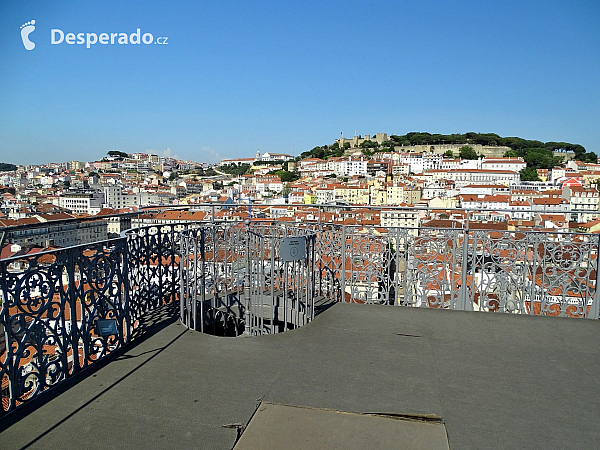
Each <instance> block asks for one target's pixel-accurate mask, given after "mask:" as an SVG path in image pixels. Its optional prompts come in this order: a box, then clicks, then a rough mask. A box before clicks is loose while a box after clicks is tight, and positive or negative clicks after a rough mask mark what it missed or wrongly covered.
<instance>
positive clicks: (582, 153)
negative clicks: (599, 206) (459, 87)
mask: <svg viewBox="0 0 600 450" xmlns="http://www.w3.org/2000/svg"><path fill="white" fill-rule="evenodd" d="M442 144H454V145H464V146H469V145H476V144H479V145H483V146H490V147H508V148H510V150H508V151H507V152H506V153H505V156H513V157H517V156H520V157H522V158H523V159H524V160H525V162H526V163H527V168H528V169H530V170H531V169H551V168H552V167H554V166H556V165H557V164H560V163H561V162H562V160H563V158H562V157H561V156H557V155H556V154H555V153H554V152H573V154H574V158H575V159H576V160H579V161H583V162H590V163H597V162H598V156H597V155H596V154H595V153H594V152H589V153H588V152H587V151H586V150H585V147H583V146H582V145H579V144H571V143H568V142H553V141H550V142H542V141H537V140H530V139H523V138H520V137H502V136H499V135H497V134H495V133H474V132H469V133H464V134H459V133H456V134H431V133H427V132H410V133H406V134H404V135H395V134H392V135H390V136H389V139H388V140H387V141H384V142H381V143H377V142H375V141H371V140H367V141H364V142H362V143H361V144H360V149H361V150H362V152H363V153H364V154H365V155H366V156H370V155H372V154H373V153H377V152H389V151H394V149H395V147H399V146H412V145H442ZM349 146H350V144H349V143H348V142H346V144H345V146H344V147H343V148H340V146H339V144H338V143H337V142H336V143H334V144H332V145H323V146H320V147H315V148H313V149H312V150H310V151H307V152H303V153H302V154H301V155H300V159H306V158H322V159H327V158H330V157H333V156H342V155H343V154H344V151H345V150H347V149H348V148H349ZM465 153H468V152H465ZM454 156H458V155H454ZM530 173H531V172H530Z"/></svg>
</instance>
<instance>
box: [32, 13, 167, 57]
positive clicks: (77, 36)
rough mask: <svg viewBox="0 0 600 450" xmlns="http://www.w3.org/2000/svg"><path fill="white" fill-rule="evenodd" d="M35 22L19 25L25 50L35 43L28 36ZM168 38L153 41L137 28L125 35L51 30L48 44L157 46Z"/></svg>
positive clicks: (151, 35)
mask: <svg viewBox="0 0 600 450" xmlns="http://www.w3.org/2000/svg"><path fill="white" fill-rule="evenodd" d="M34 25H35V20H32V21H30V22H27V23H24V24H23V25H21V39H22V40H23V45H24V46H25V48H26V49H27V50H33V49H34V48H35V43H33V42H31V40H30V39H29V35H30V34H31V33H32V32H33V31H34V30H35V26H34ZM168 39H169V38H168V37H166V36H160V37H157V38H156V39H154V35H153V34H152V33H144V34H142V33H141V30H140V29H139V28H138V29H137V30H136V31H135V32H133V33H130V34H127V33H99V34H96V33H65V32H64V31H63V30H60V29H57V28H53V29H52V30H50V43H51V44H53V45H58V44H62V43H63V42H64V43H66V44H70V45H83V44H85V46H86V47H87V48H91V46H92V45H95V44H100V45H114V44H117V45H125V44H133V45H135V44H146V45H148V44H153V43H154V44H159V45H167V44H168V42H167V41H168Z"/></svg>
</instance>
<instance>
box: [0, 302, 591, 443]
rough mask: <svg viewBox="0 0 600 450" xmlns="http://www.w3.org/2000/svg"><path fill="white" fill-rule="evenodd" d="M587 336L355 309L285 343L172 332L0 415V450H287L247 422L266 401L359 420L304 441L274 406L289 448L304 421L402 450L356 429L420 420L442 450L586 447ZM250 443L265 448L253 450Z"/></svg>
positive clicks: (527, 323) (516, 322) (477, 316)
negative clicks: (440, 440) (438, 437)
mask: <svg viewBox="0 0 600 450" xmlns="http://www.w3.org/2000/svg"><path fill="white" fill-rule="evenodd" d="M599 327H600V323H599V322H598V321H593V320H589V321H588V320H573V319H568V318H553V317H530V316H523V315H512V314H494V313H477V312H461V311H447V310H435V309H422V308H392V307H384V306H368V305H353V304H336V305H335V306H333V307H331V308H329V309H327V311H325V312H323V313H322V314H320V315H318V316H317V317H316V319H315V320H314V321H312V322H311V323H309V324H307V325H305V326H303V327H301V328H299V329H297V330H294V331H291V332H288V333H282V334H277V335H271V336H258V337H252V338H249V337H238V338H223V337H216V336H211V335H207V334H203V333H200V332H196V331H191V330H188V329H186V328H185V327H184V326H182V325H180V324H179V323H177V322H174V323H172V324H170V325H168V326H166V327H163V328H162V329H159V330H157V331H155V332H154V333H149V335H148V337H147V338H145V339H143V340H140V341H138V343H137V344H135V345H133V346H130V347H128V349H127V351H126V352H125V353H123V354H121V355H120V356H119V357H118V358H117V359H116V360H114V361H109V362H108V363H107V364H105V365H103V366H101V367H99V368H98V369H97V370H94V368H93V367H92V368H91V369H89V370H88V371H87V372H85V371H84V372H83V373H82V374H81V377H79V378H78V382H77V383H75V384H73V385H72V386H70V387H69V388H68V389H66V390H64V392H62V393H60V394H59V395H56V394H53V397H54V398H50V397H46V402H45V403H44V404H42V405H35V406H39V407H37V408H30V410H29V411H28V412H29V414H28V415H26V416H25V417H23V418H21V419H20V420H16V418H17V416H15V415H14V414H13V415H9V416H8V417H6V418H4V419H3V420H2V421H1V422H0V426H1V427H2V428H4V430H3V431H2V433H0V442H1V446H2V448H6V449H10V448H43V449H47V448H62V449H105V448H128V449H147V448H165V449H166V448H169V449H173V448H206V449H232V448H234V446H236V445H237V447H236V448H238V449H244V448H293V445H290V443H289V442H287V443H286V445H285V446H284V447H279V445H278V444H277V443H278V442H281V441H277V436H276V435H277V432H281V431H282V429H281V426H282V425H281V423H274V422H272V421H269V420H268V419H269V417H267V416H265V415H263V414H265V413H266V412H267V411H265V410H262V411H261V409H260V408H261V407H262V408H265V405H268V404H277V405H287V406H288V407H301V408H297V409H314V410H318V411H319V412H318V413H319V414H321V413H322V412H323V411H322V410H327V411H330V412H331V414H334V415H335V414H337V413H335V411H339V412H344V414H346V413H349V414H350V415H352V414H356V415H360V416H361V417H362V418H363V419H362V420H363V421H362V422H361V425H360V426H356V427H348V426H347V424H346V425H344V426H346V429H347V430H350V428H351V429H352V430H351V432H350V431H348V432H347V433H345V435H340V434H339V432H340V428H339V426H336V425H333V426H332V427H330V428H328V427H325V426H321V428H318V427H317V425H314V426H313V425H311V423H313V424H314V422H310V420H313V419H310V420H309V419H308V418H306V417H304V418H301V417H300V416H298V414H294V413H298V411H297V410H290V409H285V414H288V415H289V420H288V421H287V422H288V423H289V428H288V429H287V430H285V429H284V430H283V431H284V432H288V431H289V433H290V437H292V436H294V433H297V432H298V429H302V425H303V424H304V425H305V429H306V436H312V438H314V439H317V438H319V436H321V438H322V442H325V443H331V442H333V443H335V442H336V440H335V439H336V438H339V439H341V438H348V440H349V442H351V443H354V444H355V447H356V448H359V447H361V446H362V445H363V443H365V442H369V445H368V447H369V448H373V449H377V448H385V449H389V448H407V447H406V446H403V440H402V439H403V438H402V436H403V433H402V432H401V431H399V430H397V431H391V432H390V431H389V429H388V430H387V431H386V433H387V434H386V436H388V434H391V436H393V435H394V433H397V437H398V439H397V442H396V443H395V444H394V445H392V446H390V442H392V441H389V440H385V441H384V440H379V441H378V440H377V439H376V438H375V437H373V436H374V435H373V434H372V432H373V431H374V428H370V427H369V426H368V425H367V422H365V421H364V420H365V417H366V418H367V419H373V420H374V421H379V420H383V418H386V417H387V419H386V420H393V422H394V424H392V425H396V426H398V425H403V424H398V423H396V422H399V421H400V419H402V420H403V419H406V418H410V417H416V418H430V419H431V418H432V419H433V420H431V421H427V420H424V421H422V422H419V423H422V424H424V425H427V426H431V427H434V426H436V425H439V426H441V427H445V432H446V433H447V442H448V444H449V448H450V449H481V448H510V449H515V448H528V449H533V448H540V449H550V448H556V449H564V448H569V449H574V448H581V449H589V448H595V447H597V444H598V442H599V440H600V429H599V427H598V421H599V420H600V403H599V402H598V400H597V392H598V388H599V385H600V383H599V381H598V373H600V348H599V346H598V336H599V332H600V328H599ZM76 381H77V380H76ZM26 406H27V405H26ZM269 408H271V407H269ZM23 411H25V409H24V410H23ZM268 412H269V413H270V414H271V416H270V417H271V418H273V417H274V415H273V411H268ZM20 414H22V413H20ZM282 414H283V413H281V412H279V413H278V414H276V415H278V416H280V418H282V417H283V416H282ZM300 415H302V414H300ZM365 415H369V416H365ZM338 417H339V416H336V417H334V418H333V419H331V420H333V422H335V423H338V422H337V418H338ZM352 417H354V416H352ZM392 418H394V419H392ZM303 420H304V422H302V421H303ZM327 420H329V419H323V420H321V421H320V422H321V424H322V425H323V424H325V423H326V422H327ZM333 422H332V424H333ZM381 423H382V422H373V425H372V427H377V426H379V424H381ZM338 424H339V423H338ZM363 426H365V427H367V428H366V429H364V430H363V431H362V432H361V431H360V430H361V428H360V427H363ZM246 427H248V435H246V434H245V432H246V431H245V430H246ZM299 427H300V428H299ZM431 429H432V430H433V429H434V428H431ZM435 429H436V430H438V431H439V430H440V429H441V428H435ZM438 431H436V432H438ZM436 432H434V434H435V433H436ZM256 433H259V435H261V436H272V437H273V438H274V440H273V441H271V442H270V443H269V442H267V441H265V442H264V445H263V444H262V443H260V442H259V444H260V445H259V447H255V446H254V444H253V442H258V441H252V440H251V439H252V438H253V436H256ZM328 433H329V434H328ZM353 433H354V434H353ZM369 433H371V434H369ZM429 434H430V435H429V436H428V437H429V438H432V437H433V435H432V434H431V433H429ZM300 436H302V435H300ZM388 437H389V436H388ZM442 437H443V436H442ZM249 444H252V445H251V446H250V447H248V445H249ZM244 445H246V446H245V447H244ZM297 448H300V447H297ZM346 448H352V447H346ZM434 448H435V447H434Z"/></svg>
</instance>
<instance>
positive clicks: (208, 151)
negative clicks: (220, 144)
mask: <svg viewBox="0 0 600 450" xmlns="http://www.w3.org/2000/svg"><path fill="white" fill-rule="evenodd" d="M200 149H201V150H202V151H203V152H204V154H205V158H206V161H198V162H219V161H221V160H222V159H223V158H221V155H220V153H219V152H218V151H217V150H215V149H214V148H210V147H200Z"/></svg>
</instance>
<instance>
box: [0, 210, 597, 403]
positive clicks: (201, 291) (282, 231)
mask: <svg viewBox="0 0 600 450" xmlns="http://www.w3.org/2000/svg"><path fill="white" fill-rule="evenodd" d="M188 228H189V232H186V233H181V232H182V231H185V230H187V229H188ZM299 235H303V236H307V237H308V240H307V247H306V248H307V255H306V258H305V259H304V260H302V262H290V261H288V262H285V261H282V260H281V258H280V257H279V252H280V249H279V247H278V246H279V245H280V244H279V243H280V241H281V239H282V238H284V237H290V236H299ZM599 239H600V236H598V235H591V234H576V233H568V234H562V233H541V232H513V231H486V230H469V229H427V228H420V229H410V228H387V229H386V228H367V227H360V226H344V225H332V224H297V223H289V222H282V223H272V224H271V223H269V224H261V223H252V224H251V225H250V226H248V225H245V224H240V223H235V224H208V223H206V224H202V226H200V227H198V226H197V225H180V224H171V225H155V226H149V227H144V228H140V229H136V230H133V231H131V232H130V233H129V234H128V235H127V236H126V237H121V238H118V239H113V240H108V241H103V242H97V243H94V244H87V245H80V246H76V247H70V248H64V249H59V250H55V251H49V252H43V253H37V254H32V255H24V256H18V257H13V258H10V259H5V260H1V261H0V290H1V291H2V296H1V299H2V306H1V309H0V380H1V382H2V409H1V410H0V415H2V414H5V413H7V412H10V411H12V410H14V409H15V408H16V407H18V406H19V405H21V404H23V403H27V402H29V401H31V400H32V399H34V398H35V397H37V396H38V395H40V394H41V393H43V392H44V391H46V390H48V389H49V388H51V387H53V386H56V385H57V384H59V383H61V382H63V381H64V380H66V379H68V378H70V377H72V376H73V375H75V374H76V373H78V372H80V371H81V370H83V369H85V368H87V367H89V366H90V365H92V364H94V363H96V362H97V361H99V360H101V359H103V358H105V357H107V356H109V355H111V354H113V353H114V352H115V351H116V350H118V349H120V348H122V347H123V346H124V345H126V344H128V343H129V342H130V341H131V340H132V339H135V338H136V336H137V335H138V334H140V332H141V331H142V330H143V328H144V321H145V319H146V318H147V317H148V316H151V314H150V313H151V312H152V311H156V310H157V309H158V308H159V307H161V306H162V305H165V304H169V303H173V304H175V305H180V317H181V319H182V320H184V323H186V324H187V325H189V326H193V327H194V328H198V329H201V328H202V326H203V325H201V324H204V317H205V314H204V310H203V309H204V308H206V311H212V312H210V314H212V316H210V314H209V319H210V320H207V322H206V323H215V322H219V323H222V324H223V325H222V326H223V327H224V329H231V330H234V335H235V334H239V333H240V332H242V330H243V331H244V332H246V333H250V334H262V333H269V332H277V331H282V330H280V329H278V328H277V327H280V324H281V320H280V319H279V318H280V317H283V322H284V323H285V325H284V328H285V329H287V328H294V327H297V326H300V325H302V324H305V323H306V322H308V321H309V320H310V319H311V318H312V317H313V315H314V311H315V303H314V302H315V301H316V300H317V299H333V300H335V301H341V302H353V303H366V304H386V305H403V306H415V307H427V308H444V309H458V310H476V311H488V312H504V313H514V314H530V315H557V316H567V317H579V318H582V317H584V318H593V319H597V318H598V306H599V305H600V291H598V290H597V289H596V287H597V282H598V247H599ZM227 296H229V299H228V300H227V302H223V304H219V303H218V302H219V301H222V300H223V299H224V298H227ZM269 296H270V298H271V302H268V304H269V305H273V306H272V307H271V309H269V308H267V303H265V301H264V300H260V299H264V298H267V297H269ZM276 297H277V301H275V298H276ZM232 299H233V300H232ZM280 299H281V300H280ZM247 300H249V301H250V303H249V304H248V303H245V302H246V301H247ZM236 301H237V304H238V308H239V310H238V311H237V316H236V315H234V314H232V313H233V312H234V308H233V309H232V305H235V304H236ZM252 305H254V306H255V307H254V308H253V307H252ZM256 307H258V309H256ZM194 308H196V310H195V311H194ZM228 308H229V309H228ZM243 308H244V311H247V314H246V313H244V312H243V311H242V312H240V311H241V310H242V309H243ZM279 308H281V309H280V310H279ZM198 309H199V310H200V312H201V314H200V315H198V312H199V311H198ZM261 309H262V311H261ZM257 311H259V312H257ZM288 314H289V315H288ZM292 314H295V315H296V316H295V317H294V316H292ZM276 315H278V316H277V318H276V317H275V316H276ZM198 317H202V321H200V322H198V323H196V322H195V321H197V320H198ZM276 319H277V320H276ZM211 321H212V322H211Z"/></svg>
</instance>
